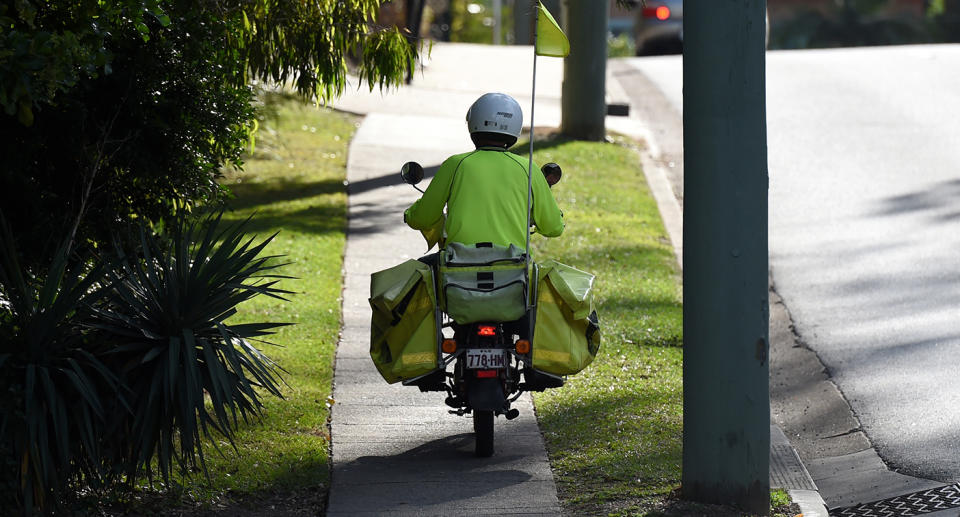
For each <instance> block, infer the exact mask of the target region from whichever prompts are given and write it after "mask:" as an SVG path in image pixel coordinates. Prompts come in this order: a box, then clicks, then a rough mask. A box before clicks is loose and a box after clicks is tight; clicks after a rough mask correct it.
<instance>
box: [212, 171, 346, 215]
mask: <svg viewBox="0 0 960 517" xmlns="http://www.w3.org/2000/svg"><path fill="white" fill-rule="evenodd" d="M227 188H229V189H230V192H231V193H233V195H234V196H235V197H234V199H230V200H228V201H227V203H226V206H227V208H228V209H230V210H249V209H253V208H259V207H263V206H265V205H271V204H274V203H285V202H289V201H296V200H298V199H306V198H310V197H314V196H322V195H324V194H337V193H340V192H346V187H344V185H343V182H342V181H337V180H322V181H298V180H291V179H289V178H281V179H275V180H271V181H269V182H263V183H233V184H229V185H227Z"/></svg>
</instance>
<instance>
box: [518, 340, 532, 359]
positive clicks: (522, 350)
mask: <svg viewBox="0 0 960 517" xmlns="http://www.w3.org/2000/svg"><path fill="white" fill-rule="evenodd" d="M517 353H518V354H520V355H526V354H529V353H530V342H529V341H527V340H526V339H518V340H517Z"/></svg>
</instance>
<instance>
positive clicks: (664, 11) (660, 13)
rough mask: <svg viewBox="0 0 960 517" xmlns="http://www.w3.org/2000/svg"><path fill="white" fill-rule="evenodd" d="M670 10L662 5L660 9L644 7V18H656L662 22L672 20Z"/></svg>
mask: <svg viewBox="0 0 960 517" xmlns="http://www.w3.org/2000/svg"><path fill="white" fill-rule="evenodd" d="M670 14H671V13H670V8H669V7H667V6H665V5H661V6H659V7H644V8H643V17H644V18H656V19H658V20H660V21H664V20H667V19H669V18H670Z"/></svg>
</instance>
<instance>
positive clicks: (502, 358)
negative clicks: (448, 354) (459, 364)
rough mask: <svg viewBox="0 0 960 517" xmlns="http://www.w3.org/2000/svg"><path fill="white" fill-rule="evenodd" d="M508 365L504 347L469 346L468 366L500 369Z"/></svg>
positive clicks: (471, 367)
mask: <svg viewBox="0 0 960 517" xmlns="http://www.w3.org/2000/svg"><path fill="white" fill-rule="evenodd" d="M506 367H507V354H506V353H505V352H504V350H503V349H502V348H468V349H467V368H470V369H474V370H476V369H483V370H487V369H499V368H506Z"/></svg>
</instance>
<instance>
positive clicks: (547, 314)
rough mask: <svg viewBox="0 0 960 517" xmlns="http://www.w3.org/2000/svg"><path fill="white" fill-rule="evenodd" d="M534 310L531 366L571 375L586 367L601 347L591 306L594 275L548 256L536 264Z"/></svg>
mask: <svg viewBox="0 0 960 517" xmlns="http://www.w3.org/2000/svg"><path fill="white" fill-rule="evenodd" d="M537 271H538V273H537V312H536V319H535V320H534V330H533V351H532V354H533V357H532V359H533V367H534V369H536V370H540V371H544V372H547V373H552V374H554V375H572V374H575V373H577V372H579V371H580V370H583V369H584V368H586V367H587V365H589V364H590V363H591V362H592V361H593V358H594V357H596V355H597V350H599V349H600V322H599V319H598V317H597V311H595V310H594V308H593V280H594V276H593V275H591V274H590V273H587V272H585V271H580V270H579V269H576V268H573V267H570V266H567V265H565V264H561V263H559V262H557V261H555V260H547V261H545V262H543V263H541V264H539V265H538V267H537Z"/></svg>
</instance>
